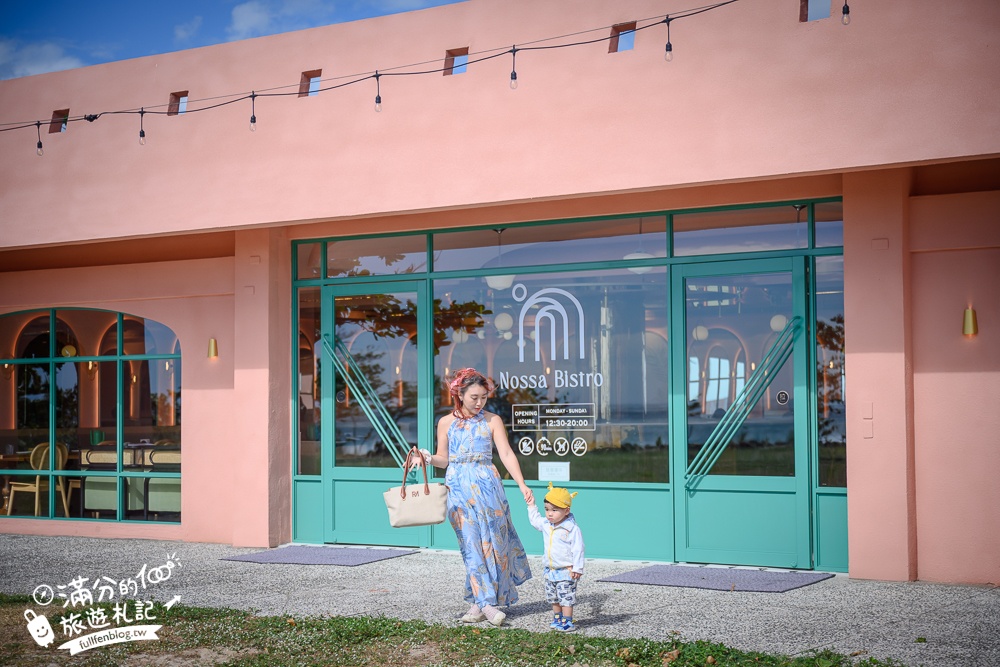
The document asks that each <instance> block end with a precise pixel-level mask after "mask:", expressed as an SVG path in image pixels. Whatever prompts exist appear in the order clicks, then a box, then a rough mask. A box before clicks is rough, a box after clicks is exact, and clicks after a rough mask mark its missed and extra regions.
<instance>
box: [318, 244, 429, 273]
mask: <svg viewBox="0 0 1000 667" xmlns="http://www.w3.org/2000/svg"><path fill="white" fill-rule="evenodd" d="M326 258H327V259H326V273H327V276H328V277H330V278H343V277H348V276H383V275H393V274H406V273H422V272H425V271H427V237H426V236H423V235H413V236H393V237H391V238H389V237H379V238H367V239H348V240H344V241H331V242H330V243H328V244H327V246H326Z"/></svg>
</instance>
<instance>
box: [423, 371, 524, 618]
mask: <svg viewBox="0 0 1000 667" xmlns="http://www.w3.org/2000/svg"><path fill="white" fill-rule="evenodd" d="M449 390H450V394H451V397H452V400H453V402H454V409H453V411H452V413H451V414H448V415H445V416H444V417H442V418H441V420H440V421H439V422H438V428H437V452H436V453H435V454H434V455H431V454H430V453H429V452H423V455H424V459H425V460H426V461H427V463H428V464H429V465H434V466H437V467H439V468H445V467H447V469H448V471H447V473H446V474H445V484H447V485H448V489H449V491H448V518H449V520H450V521H451V525H452V527H453V528H454V529H455V535H456V536H457V537H458V544H459V547H460V548H461V550H462V559H463V560H464V561H465V571H466V577H465V601H466V602H468V603H470V604H471V605H472V606H471V607H469V611H468V612H466V614H465V615H464V616H463V617H462V621H464V622H466V623H478V622H479V621H483V620H486V621H489V622H490V623H492V624H493V625H495V626H500V625H501V624H503V621H504V619H505V618H506V617H507V616H506V614H505V613H504V612H502V611H500V610H499V609H498V608H497V607H506V606H508V605H511V604H514V603H515V602H517V588H516V587H517V586H519V585H520V584H523V583H524V582H525V581H527V580H528V579H530V578H531V570H530V569H529V567H528V559H527V556H526V555H525V553H524V546H523V545H522V544H521V540H520V538H518V536H517V532H516V531H515V530H514V524H513V523H512V522H511V519H510V506H509V505H508V504H507V496H506V495H505V494H504V488H503V481H502V480H501V479H500V473H499V472H497V469H496V466H494V465H493V446H494V445H496V448H497V454H499V456H500V460H501V461H502V462H503V464H504V467H506V468H507V472H509V473H510V476H511V477H512V478H513V479H514V481H515V482H517V485H518V486H519V487H520V488H521V493H522V494H523V495H524V501H525V502H526V503H528V504H529V505H530V504H532V503H534V501H535V499H534V495H533V494H532V493H531V489H529V488H528V487H527V485H525V483H524V477H523V475H521V466H520V465H518V462H517V456H515V454H514V451H513V450H512V449H511V447H510V442H509V441H508V440H507V431H506V429H505V428H504V425H503V421H502V420H501V419H500V416H499V415H497V414H494V413H492V412H487V411H486V410H484V409H483V408H484V407H485V406H486V399H487V397H488V396H489V394H490V393H491V392H492V391H493V383H492V382H490V381H489V380H488V379H486V378H485V377H484V376H483V375H482V374H480V373H479V372H477V371H476V370H475V369H472V368H465V369H462V370H460V371H458V372H457V373H455V378H454V380H452V382H451V384H450V385H449Z"/></svg>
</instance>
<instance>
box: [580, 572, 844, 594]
mask: <svg viewBox="0 0 1000 667" xmlns="http://www.w3.org/2000/svg"><path fill="white" fill-rule="evenodd" d="M832 576H833V575H832V574H829V573H826V572H797V571H784V570H757V569H743V568H736V567H699V566H696V565H650V566H649V567H644V568H641V569H638V570H632V571H631V572H623V573H622V574H616V575H614V576H611V577H606V578H604V579H598V581H607V582H612V583H616V584H647V585H652V586H679V587H686V588H707V589H710V590H716V591H741V592H748V593H784V592H785V591H790V590H793V589H795V588H801V587H803V586H808V585H809V584H815V583H816V582H817V581H823V580H824V579H829V578H830V577H832Z"/></svg>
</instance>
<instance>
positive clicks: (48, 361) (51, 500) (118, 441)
mask: <svg viewBox="0 0 1000 667" xmlns="http://www.w3.org/2000/svg"><path fill="white" fill-rule="evenodd" d="M46 310H47V311H48V317H49V329H48V330H49V356H48V358H32V359H16V360H15V359H12V360H11V361H10V362H9V363H11V364H14V365H22V366H37V365H41V364H45V365H47V367H48V373H49V377H50V381H49V397H48V400H49V419H48V431H49V445H50V446H49V466H48V471H47V472H48V478H49V489H48V494H49V497H48V510H49V515H48V516H47V517H29V518H32V519H39V518H47V519H56V520H61V521H93V519H86V518H81V517H74V516H71V517H68V518H67V517H64V516H60V515H59V513H58V512H57V504H56V503H57V498H56V495H55V494H56V486H55V484H53V483H52V481H53V480H54V479H55V478H66V479H70V478H76V477H81V478H82V477H106V478H113V479H114V480H115V484H116V488H117V491H116V496H117V498H118V499H119V502H118V503H117V510H116V512H115V519H114V521H115V522H117V523H137V524H148V523H149V522H148V521H139V520H136V519H128V518H126V517H125V510H124V509H123V508H122V503H121V502H120V501H121V500H122V499H125V500H126V502H127V500H128V499H127V497H126V496H125V486H124V485H125V480H126V479H146V478H149V479H154V478H161V479H177V480H180V478H181V473H179V472H131V471H126V470H124V469H123V467H122V450H123V445H124V442H123V440H122V432H123V428H124V422H125V415H124V413H123V411H122V399H123V397H124V392H125V390H124V386H125V382H124V381H123V380H124V374H123V363H124V361H125V360H128V361H134V360H139V361H157V360H161V359H163V360H168V361H181V354H180V353H171V354H125V353H124V349H125V347H124V343H125V341H124V338H125V334H124V331H125V326H124V322H125V317H126V316H127V315H129V313H124V312H121V311H113V310H102V309H99V308H45V309H38V312H39V313H42V312H44V311H46ZM69 310H73V311H76V310H88V311H93V312H100V313H114V314H115V316H116V320H115V336H116V340H115V347H116V349H117V350H118V352H117V354H114V355H80V356H75V357H63V356H60V355H59V354H58V350H57V349H56V343H57V341H56V328H57V321H58V316H57V313H59V312H63V311H69ZM28 312H31V311H28ZM14 314H16V313H5V315H14ZM136 317H137V316H136ZM86 361H95V362H100V361H114V362H115V373H116V375H117V378H118V381H117V382H116V387H115V433H116V437H115V445H116V458H117V462H116V464H115V470H94V471H90V472H89V473H88V474H87V475H83V474H81V473H82V472H83V471H81V470H56V450H55V448H54V447H52V446H51V445H53V444H54V443H55V434H56V431H57V426H56V410H55V409H54V408H53V406H55V405H56V400H57V394H56V391H57V387H56V382H55V377H56V368H57V367H58V366H59V364H64V363H82V362H86ZM182 372H183V371H182ZM0 472H3V473H6V472H11V473H13V474H23V473H24V471H23V470H14V469H11V470H9V471H5V470H0ZM4 518H8V517H4ZM9 518H12V519H14V518H18V517H15V516H11V517H9ZM160 523H178V522H176V521H164V522H160Z"/></svg>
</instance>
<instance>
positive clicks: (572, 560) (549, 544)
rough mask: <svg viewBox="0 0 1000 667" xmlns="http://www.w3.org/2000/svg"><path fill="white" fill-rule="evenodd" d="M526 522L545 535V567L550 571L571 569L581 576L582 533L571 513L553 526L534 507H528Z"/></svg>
mask: <svg viewBox="0 0 1000 667" xmlns="http://www.w3.org/2000/svg"><path fill="white" fill-rule="evenodd" d="M528 520H529V521H531V525H532V526H534V527H535V528H536V529H537V530H540V531H542V534H543V535H545V565H546V566H548V568H549V569H550V570H559V569H563V568H571V570H572V571H573V572H576V573H578V574H583V550H584V545H583V532H582V531H581V530H580V526H578V525H576V519H575V518H574V517H573V513H572V512H571V513H570V514H568V515H567V516H566V518H565V519H563V520H562V521H561V522H560V523H559V525H557V526H553V525H552V524H551V523H550V522H549V520H548V519H546V518H545V517H543V516H542V515H541V514H539V512H538V508H537V507H535V506H534V505H528Z"/></svg>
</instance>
